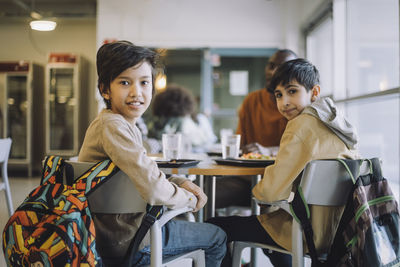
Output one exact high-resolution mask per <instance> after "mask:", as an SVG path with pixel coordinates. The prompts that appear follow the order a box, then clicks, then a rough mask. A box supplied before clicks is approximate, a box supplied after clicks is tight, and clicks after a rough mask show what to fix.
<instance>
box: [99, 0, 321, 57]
mask: <svg viewBox="0 0 400 267" xmlns="http://www.w3.org/2000/svg"><path fill="white" fill-rule="evenodd" d="M321 1H322V0H318V1H309V0H279V1H278V0H272V1H271V0H202V1H198V0H168V1H167V0H113V1H109V0H98V23H97V45H98V46H100V45H101V44H102V43H103V41H104V40H106V39H126V40H130V41H132V42H134V43H136V44H138V45H144V46H151V47H178V48H179V47H196V48H199V47H200V48H201V47H213V48H216V47H224V48H232V47H241V48H243V47H244V48H252V47H261V48H271V47H279V48H283V47H286V48H291V49H293V50H295V51H299V50H301V49H302V46H303V44H302V42H300V41H299V40H300V31H299V29H300V24H301V20H302V19H303V18H304V17H307V16H306V15H305V14H307V12H311V10H309V9H307V5H312V6H314V5H315V3H319V2H321ZM304 2H306V4H307V5H306V6H305V5H304Z"/></svg>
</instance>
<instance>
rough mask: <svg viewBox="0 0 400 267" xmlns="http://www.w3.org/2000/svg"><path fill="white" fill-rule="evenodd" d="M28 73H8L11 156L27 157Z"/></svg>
mask: <svg viewBox="0 0 400 267" xmlns="http://www.w3.org/2000/svg"><path fill="white" fill-rule="evenodd" d="M27 80H28V77H27V75H14V74H10V75H7V82H6V84H7V119H6V121H7V127H6V129H7V133H6V136H7V137H11V138H12V140H13V144H12V146H11V154H10V158H13V159H27V157H28V154H27V147H28V144H27V142H28V141H27V140H28V118H27V110H28V101H27V99H28V91H27Z"/></svg>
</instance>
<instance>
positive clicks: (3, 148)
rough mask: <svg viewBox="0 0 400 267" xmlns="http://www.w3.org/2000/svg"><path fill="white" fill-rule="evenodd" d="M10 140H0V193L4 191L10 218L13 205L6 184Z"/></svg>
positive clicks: (8, 186)
mask: <svg viewBox="0 0 400 267" xmlns="http://www.w3.org/2000/svg"><path fill="white" fill-rule="evenodd" d="M11 143H12V141H11V138H6V139H0V164H1V169H2V172H1V177H2V178H3V182H1V183H0V191H2V190H4V191H6V200H7V208H8V214H9V215H10V216H11V215H12V214H13V213H14V208H13V203H12V199H11V190H10V184H9V183H8V172H7V165H8V157H9V155H10V150H11Z"/></svg>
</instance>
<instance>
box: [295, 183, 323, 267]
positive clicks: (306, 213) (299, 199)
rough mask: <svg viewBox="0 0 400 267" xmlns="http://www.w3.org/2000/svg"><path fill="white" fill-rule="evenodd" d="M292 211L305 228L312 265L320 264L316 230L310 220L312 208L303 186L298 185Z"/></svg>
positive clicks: (313, 266)
mask: <svg viewBox="0 0 400 267" xmlns="http://www.w3.org/2000/svg"><path fill="white" fill-rule="evenodd" d="M290 211H291V213H292V216H293V218H294V219H295V220H296V221H297V222H298V223H299V224H300V225H301V227H302V229H303V232H304V235H305V237H306V242H307V247H308V251H309V253H310V257H311V264H312V267H315V266H320V265H321V262H320V261H319V260H318V254H317V250H316V248H315V244H314V238H313V237H314V232H313V229H312V225H311V221H310V209H309V207H308V204H307V202H306V201H305V199H304V195H303V190H302V188H301V186H298V187H297V190H296V193H295V195H294V198H293V201H292V202H291V203H290Z"/></svg>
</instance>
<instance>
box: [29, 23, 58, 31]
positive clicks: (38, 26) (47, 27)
mask: <svg viewBox="0 0 400 267" xmlns="http://www.w3.org/2000/svg"><path fill="white" fill-rule="evenodd" d="M30 25H31V29H32V30H36V31H52V30H54V29H55V28H56V26H57V23H56V22H55V21H50V20H33V21H31V23H30Z"/></svg>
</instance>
